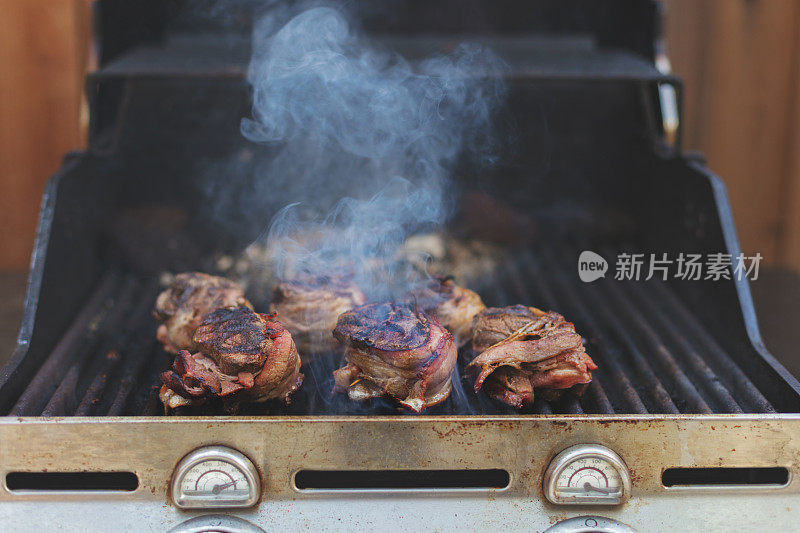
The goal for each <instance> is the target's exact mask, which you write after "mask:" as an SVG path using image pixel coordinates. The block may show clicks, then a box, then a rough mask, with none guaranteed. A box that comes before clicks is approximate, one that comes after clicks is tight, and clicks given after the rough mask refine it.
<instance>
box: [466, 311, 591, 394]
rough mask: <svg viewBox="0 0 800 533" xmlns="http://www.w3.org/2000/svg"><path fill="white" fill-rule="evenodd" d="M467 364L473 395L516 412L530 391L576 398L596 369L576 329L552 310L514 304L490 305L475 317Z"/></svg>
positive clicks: (531, 392)
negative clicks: (481, 394) (479, 394)
mask: <svg viewBox="0 0 800 533" xmlns="http://www.w3.org/2000/svg"><path fill="white" fill-rule="evenodd" d="M472 347H473V350H474V351H475V353H477V354H478V356H477V357H475V359H474V360H473V361H472V362H471V363H470V364H469V365H467V373H468V374H470V375H472V376H473V377H474V378H475V392H478V391H479V390H480V389H481V388H483V389H484V390H485V391H486V392H487V393H488V394H489V395H490V396H492V397H493V398H495V399H497V400H500V401H502V402H504V403H507V404H508V405H511V406H513V407H516V408H521V407H525V406H528V405H530V404H532V403H533V396H534V391H541V392H542V393H544V394H545V397H546V398H547V399H555V398H557V397H558V396H560V393H561V392H563V391H564V390H566V389H572V391H573V392H574V393H577V394H578V395H580V394H582V393H583V391H584V390H585V388H586V386H587V385H588V384H589V383H590V382H591V381H592V370H596V369H597V366H596V365H595V364H594V362H593V361H592V359H591V358H590V357H589V355H588V354H587V353H586V349H585V348H584V346H583V342H582V339H581V336H580V335H579V334H578V333H576V332H575V326H574V325H573V324H572V323H571V322H567V321H566V320H565V319H564V317H563V316H561V315H559V314H558V313H555V312H553V311H547V312H545V311H541V310H539V309H536V308H535V307H525V306H522V305H515V306H512V307H504V308H497V307H490V308H488V309H486V310H484V311H482V312H480V313H478V315H476V316H475V321H474V324H473V337H472Z"/></svg>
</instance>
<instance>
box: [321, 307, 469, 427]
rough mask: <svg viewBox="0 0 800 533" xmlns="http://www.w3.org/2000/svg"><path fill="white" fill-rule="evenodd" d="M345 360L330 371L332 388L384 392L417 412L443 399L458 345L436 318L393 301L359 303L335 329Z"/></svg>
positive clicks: (355, 396)
mask: <svg viewBox="0 0 800 533" xmlns="http://www.w3.org/2000/svg"><path fill="white" fill-rule="evenodd" d="M333 334H334V336H335V337H336V338H337V339H339V341H341V342H342V344H343V345H344V346H345V352H344V358H345V360H346V361H347V364H346V365H345V366H344V367H342V368H340V369H338V370H336V371H334V373H333V375H334V380H335V384H334V389H333V390H334V392H339V393H344V392H347V394H348V396H349V397H350V399H351V400H354V401H362V400H367V399H369V398H377V397H380V396H384V395H388V396H391V397H393V398H395V399H396V400H397V401H398V402H399V403H400V404H401V405H402V406H404V407H406V408H408V409H410V410H412V411H415V412H417V413H421V412H422V411H424V410H425V409H426V408H427V407H430V406H432V405H436V404H437V403H439V402H441V401H443V400H445V399H446V398H447V397H448V396H449V395H450V391H451V389H452V383H451V378H452V375H453V368H454V367H455V364H456V358H457V350H456V346H455V343H454V342H453V336H452V335H451V334H450V332H448V331H447V330H446V329H445V328H444V327H443V326H442V325H441V324H440V323H439V321H438V320H436V318H434V317H432V316H429V315H427V314H425V313H424V312H415V311H414V310H413V309H412V308H411V307H409V306H406V305H398V304H394V303H373V304H367V305H362V306H359V307H356V308H355V309H352V310H351V311H348V312H346V313H344V314H342V315H341V316H340V317H339V321H338V324H337V325H336V328H335V329H334V330H333Z"/></svg>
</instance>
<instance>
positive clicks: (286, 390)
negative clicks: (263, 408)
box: [159, 306, 303, 408]
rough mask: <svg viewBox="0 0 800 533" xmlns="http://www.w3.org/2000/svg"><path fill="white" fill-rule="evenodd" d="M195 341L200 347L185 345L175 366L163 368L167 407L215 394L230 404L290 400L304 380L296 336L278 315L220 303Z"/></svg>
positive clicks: (195, 402) (200, 400)
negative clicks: (192, 349) (190, 348)
mask: <svg viewBox="0 0 800 533" xmlns="http://www.w3.org/2000/svg"><path fill="white" fill-rule="evenodd" d="M193 341H194V343H195V345H196V346H197V347H198V352H197V353H195V354H191V353H189V352H188V351H186V350H181V352H180V353H179V354H178V356H177V357H176V358H175V361H174V363H173V365H172V370H168V371H167V372H164V373H162V374H161V381H162V382H163V383H164V386H163V387H161V391H160V393H159V397H160V398H161V401H162V402H163V403H164V405H165V407H168V408H174V407H178V406H182V405H199V404H202V403H204V402H205V401H206V400H209V399H214V398H221V399H222V400H224V402H225V403H226V405H229V406H231V405H232V406H235V405H237V404H238V403H240V402H263V401H266V400H270V399H273V398H277V399H279V400H281V401H283V402H285V403H289V396H290V395H291V394H292V393H293V392H294V391H295V390H297V389H298V388H299V387H300V385H301V384H302V383H303V375H302V374H301V373H300V356H299V355H298V353H297V348H296V347H295V345H294V342H293V341H292V336H291V334H290V333H289V332H288V331H287V330H286V329H285V328H284V327H283V325H282V324H281V323H280V322H278V321H276V320H274V315H264V314H259V313H256V312H255V311H253V310H252V309H250V308H249V307H244V306H243V307H238V308H235V309H228V308H221V309H217V310H216V311H212V312H211V313H209V314H208V315H206V317H205V318H204V319H203V321H202V322H201V323H200V325H199V327H198V328H197V331H196V332H195V334H194V339H193Z"/></svg>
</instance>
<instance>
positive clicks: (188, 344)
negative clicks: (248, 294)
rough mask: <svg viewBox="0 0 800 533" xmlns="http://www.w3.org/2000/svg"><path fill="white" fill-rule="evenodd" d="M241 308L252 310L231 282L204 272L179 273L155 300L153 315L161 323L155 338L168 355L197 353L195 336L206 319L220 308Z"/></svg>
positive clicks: (242, 292) (239, 289) (239, 288)
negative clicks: (187, 351) (201, 322)
mask: <svg viewBox="0 0 800 533" xmlns="http://www.w3.org/2000/svg"><path fill="white" fill-rule="evenodd" d="M240 306H246V307H249V308H251V309H252V307H253V306H252V305H251V304H250V302H248V301H247V298H245V297H244V290H243V289H242V287H240V286H239V285H238V284H236V283H234V282H232V281H231V280H229V279H225V278H221V277H219V276H210V275H208V274H203V273H201V272H184V273H182V274H178V275H177V276H175V280H174V281H173V282H172V284H171V285H170V286H169V288H168V289H166V290H165V291H163V292H162V293H161V294H159V295H158V298H157V299H156V306H155V309H154V310H153V315H155V317H156V318H157V319H158V320H159V321H161V325H160V326H159V327H158V331H157V332H156V337H157V338H158V340H159V341H160V342H161V343H162V344H163V345H164V349H165V350H167V351H168V352H172V353H178V352H179V351H180V350H189V351H190V352H195V351H197V345H196V344H195V342H194V340H193V337H194V333H195V330H197V327H198V326H199V325H200V321H201V320H203V317H204V316H205V315H206V314H208V313H210V312H211V311H213V310H215V309H219V308H221V307H240Z"/></svg>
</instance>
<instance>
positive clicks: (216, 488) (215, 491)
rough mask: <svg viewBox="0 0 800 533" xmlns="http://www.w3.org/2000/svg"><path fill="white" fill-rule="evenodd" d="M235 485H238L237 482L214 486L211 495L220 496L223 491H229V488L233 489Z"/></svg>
mask: <svg viewBox="0 0 800 533" xmlns="http://www.w3.org/2000/svg"><path fill="white" fill-rule="evenodd" d="M233 485H236V482H235V481H229V482H227V483H223V484H221V485H214V488H213V489H211V494H219V493H220V492H222V491H223V490H225V489H227V488H228V487H232V486H233Z"/></svg>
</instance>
